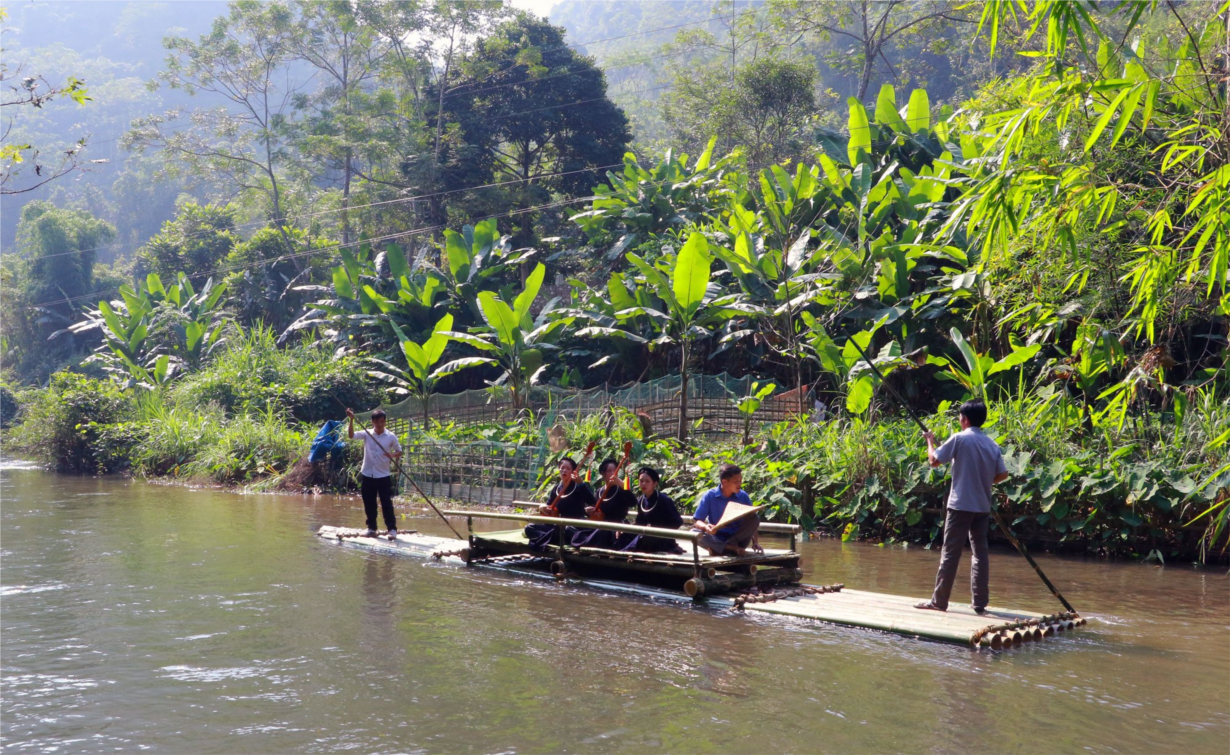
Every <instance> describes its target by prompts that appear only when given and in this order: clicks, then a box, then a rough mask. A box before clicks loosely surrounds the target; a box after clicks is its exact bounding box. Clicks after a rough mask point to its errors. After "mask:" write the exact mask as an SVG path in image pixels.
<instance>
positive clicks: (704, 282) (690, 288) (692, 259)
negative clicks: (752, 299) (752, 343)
mask: <svg viewBox="0 0 1230 755" xmlns="http://www.w3.org/2000/svg"><path fill="white" fill-rule="evenodd" d="M626 256H627V259H628V261H629V262H631V263H632V264H633V266H634V267H635V268H636V270H637V271H638V272H639V273H640V275H639V276H638V280H637V281H636V286H637V289H638V291H637V292H636V293H630V292H627V290H626V289H624V293H625V294H627V297H628V299H630V300H633V301H639V302H646V303H635V304H634V305H633V306H630V307H626V308H624V309H621V310H619V311H617V312H616V313H615V318H616V321H617V323H618V325H617V326H613V327H607V326H601V325H591V326H589V327H586V328H582V329H580V330H578V331H577V333H576V335H577V337H580V338H586V337H597V338H603V337H613V338H625V339H629V340H633V341H638V342H644V341H645V339H644V338H643V337H642V336H641V335H640V334H639V332H638V331H639V330H640V329H641V327H643V326H644V325H646V324H648V325H649V327H650V328H652V330H653V331H654V332H655V333H656V334H657V338H655V339H653V340H652V341H650V342H649V348H650V349H651V350H653V349H655V348H658V347H662V346H677V347H678V348H679V357H680V359H679V379H680V387H679V425H678V429H677V436H676V437H678V439H679V440H680V442H682V441H685V440H687V433H688V375H689V362H690V360H691V358H692V356H693V348H694V346H695V343H696V342H697V341H698V340H702V339H709V338H714V337H715V336H716V334H717V332H718V329H719V328H720V327H722V326H723V325H725V324H729V323H730V322H731V321H732V320H734V319H735V318H745V319H748V320H752V319H755V318H757V317H760V316H761V315H763V314H764V311H763V310H762V309H761V308H759V307H757V306H755V305H752V304H749V303H748V302H747V301H746V300H745V298H744V297H743V295H742V294H727V295H723V293H722V290H721V288H720V287H719V286H717V285H716V284H714V283H712V281H711V263H712V261H713V256H712V254H711V252H710V247H709V242H708V241H707V240H706V239H705V237H704V235H703V234H701V233H698V232H693V233H692V234H691V235H690V236H689V237H688V240H687V242H686V243H685V244H684V245H683V247H682V248H681V249H680V250H679V253H678V255H676V256H675V257H674V258H673V259H669V258H663V259H661V260H658V262H657V263H655V264H651V263H649V262H647V261H645V260H644V259H642V258H641V257H639V256H637V255H636V254H633V253H631V252H629V253H628V254H627V255H626ZM622 285H623V284H622V282H621V283H620V286H621V287H622ZM627 303H632V302H631V301H629V302H627ZM750 334H751V330H750V329H748V328H739V329H734V330H731V329H729V328H728V329H727V333H726V335H725V336H723V337H722V340H725V341H727V342H730V341H734V340H737V339H739V338H742V337H744V336H746V335H750Z"/></svg>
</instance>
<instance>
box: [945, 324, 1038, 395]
mask: <svg viewBox="0 0 1230 755" xmlns="http://www.w3.org/2000/svg"><path fill="white" fill-rule="evenodd" d="M948 335H949V337H951V338H952V342H953V344H955V345H956V347H957V350H958V351H960V352H961V358H962V359H963V360H964V361H965V367H966V368H965V369H961V367H960V366H958V365H957V364H956V363H955V362H953V361H952V360H951V359H948V358H947V357H943V356H928V357H927V363H928V364H934V365H938V366H940V367H946V368H948V369H947V372H941V373H940V377H941V378H944V379H948V380H953V381H956V382H958V383H960V384H961V385H962V386H963V387H964V388H965V390H966V391H968V392H969V394H970V396H971V397H973V398H979V399H985V398H986V389H987V385H989V384H990V381H991V378H992V377H993V376H994V375H997V374H999V373H1001V372H1006V371H1007V370H1011V369H1013V368H1015V367H1019V366H1021V365H1022V364H1025V363H1026V362H1028V361H1029V360H1031V359H1033V358H1034V357H1035V356H1037V354H1038V351H1039V350H1040V349H1041V348H1042V346H1041V345H1040V344H1036V343H1035V344H1033V345H1030V346H1017V347H1014V348H1013V350H1012V353H1011V354H1009V355H1008V356H1006V357H1004V358H1003V359H1000V360H996V359H995V358H993V357H991V356H988V355H986V354H979V353H977V352H976V351H974V347H973V346H971V345H970V344H969V341H966V340H965V336H963V335H961V331H959V330H957V329H956V328H952V329H950V330H949V331H948Z"/></svg>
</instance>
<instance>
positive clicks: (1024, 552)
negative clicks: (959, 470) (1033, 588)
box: [846, 338, 1076, 613]
mask: <svg viewBox="0 0 1230 755" xmlns="http://www.w3.org/2000/svg"><path fill="white" fill-rule="evenodd" d="M846 342H847V343H852V344H854V348H855V349H856V350H857V351H858V353H859V356H861V357H862V358H863V361H864V362H866V363H867V366H868V367H870V368H871V371H872V372H874V373H875V374H876V377H878V378H880V382H881V383H883V384H884V387H885V388H887V389H888V392H889V393H891V394H892V395H893V398H895V399H897V403H899V404H901V406H902V407H904V408H905V410H906V411H907V412H909V414H910V419H912V420H914V423H915V424H917V425H918V427H919V428H921V429H922V431H923V434H924V435H926V434H928V433H930V432H931V431H930V430H928V429H927V426H926V425H924V424H923V421H922V419H920V418H919V416H918V414H917V413H916V412H915V411H914V407H912V406H910V405H909V403H907V402H906V400H905V399H903V398H902V397H901V395H900V394H898V393H897V389H896V388H894V387H893V386H892V385H891V384H890V383H889V382H888V381H887V380H885V379H884V373H882V372H880V368H879V367H876V365H875V362H873V361H871V359H869V358H868V357H867V352H865V351H863V347H862V346H859V345H858V341H857V340H856V339H854V338H848V339H846ZM991 516H993V517H994V518H995V524H996V525H998V526H999V529H1000V530H1001V531H1002V532H1003V533H1004V534H1005V535H1007V536H1008V541H1009V542H1011V543H1012V545H1013V546H1014V547H1015V548H1016V549H1017V550H1018V551H1020V553H1021V555H1022V556H1024V557H1025V560H1026V561H1028V562H1029V565H1030V566H1032V567H1033V568H1034V571H1035V572H1037V573H1038V576H1039V577H1041V578H1042V583H1043V584H1044V585H1046V588H1047V589H1048V590H1050V591H1051V594H1052V595H1054V596H1055V597H1056V598H1059V602H1060V603H1063V607H1064V608H1066V609H1068V610H1069V611H1071V612H1072V613H1076V609H1075V608H1073V607H1072V604H1071V603H1069V602H1068V599H1067V598H1065V597H1064V596H1063V595H1061V594H1060V592H1059V590H1057V589H1055V585H1053V584H1051V580H1049V579H1047V577H1046V574H1045V573H1044V572H1043V571H1042V567H1041V566H1038V562H1037V561H1034V559H1033V556H1031V555H1029V552H1028V551H1027V550H1025V546H1024V545H1021V541H1020V540H1017V539H1016V536H1015V535H1013V534H1012V530H1010V529H1008V526H1007V525H1006V524H1004V520H1003V519H1001V518H1000V516H999V512H998V511H996V510H995V507H994V505H992V506H991Z"/></svg>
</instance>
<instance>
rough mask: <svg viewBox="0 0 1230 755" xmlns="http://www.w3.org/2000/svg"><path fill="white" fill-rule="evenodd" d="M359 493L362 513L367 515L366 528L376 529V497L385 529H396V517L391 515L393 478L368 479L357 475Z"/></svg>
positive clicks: (363, 475) (362, 475)
mask: <svg viewBox="0 0 1230 755" xmlns="http://www.w3.org/2000/svg"><path fill="white" fill-rule="evenodd" d="M359 492H360V493H362V494H363V513H365V514H367V528H368V529H369V530H374V529H376V497H377V496H379V498H380V509H381V511H382V512H383V513H384V525H385V529H390V530H395V529H397V515H396V514H394V513H393V476H392V475H389V476H388V477H368V476H367V475H365V474H361V475H359Z"/></svg>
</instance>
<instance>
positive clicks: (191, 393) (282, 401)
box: [175, 326, 385, 422]
mask: <svg viewBox="0 0 1230 755" xmlns="http://www.w3.org/2000/svg"><path fill="white" fill-rule="evenodd" d="M175 396H176V399H177V401H179V402H182V403H183V404H185V405H187V406H195V407H198V408H204V407H206V406H209V405H216V406H217V407H220V408H221V409H222V410H223V411H225V412H226V413H227V414H230V415H242V414H245V413H248V412H264V411H266V410H267V409H270V408H272V409H274V410H275V411H278V412H284V413H286V414H289V415H291V416H293V417H294V418H295V419H297V420H299V421H301V422H321V421H323V420H327V419H337V418H339V417H341V416H344V414H345V406H343V403H344V404H345V405H348V406H351V407H354V408H356V409H370V408H373V407H375V406H377V405H379V404H380V403H381V402H382V401H383V400H384V398H385V396H384V391H383V390H382V389H381V388H379V387H377V386H376V385H375V384H374V383H373V382H372V381H371V380H370V379H369V378H368V376H367V369H366V367H365V366H364V365H363V363H362V362H361V361H360V360H359V359H357V358H355V357H342V358H335V357H334V355H333V352H332V350H331V349H330V348H328V346H326V345H323V344H321V345H317V344H308V343H300V344H295V345H292V346H290V347H288V348H286V349H279V348H278V346H277V341H276V339H275V337H274V335H273V332H272V331H271V330H269V329H268V328H265V327H263V326H257V327H254V328H252V329H251V330H248V331H242V332H236V333H235V334H233V335H232V336H230V337H229V339H228V341H227V343H226V344H225V346H224V347H223V348H221V349H220V351H219V353H217V354H216V355H215V356H214V358H213V359H212V360H211V361H210V363H209V364H208V365H207V366H206V367H205V369H203V370H202V371H201V372H200V373H198V374H196V375H193V376H191V377H189V378H187V379H185V380H184V381H182V382H181V383H180V384H179V385H178V386H177V387H176V389H175Z"/></svg>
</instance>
